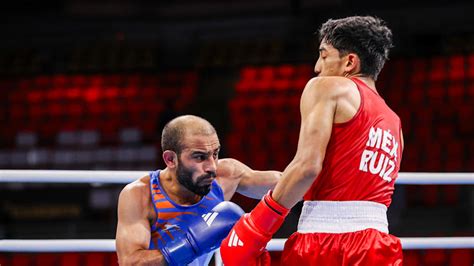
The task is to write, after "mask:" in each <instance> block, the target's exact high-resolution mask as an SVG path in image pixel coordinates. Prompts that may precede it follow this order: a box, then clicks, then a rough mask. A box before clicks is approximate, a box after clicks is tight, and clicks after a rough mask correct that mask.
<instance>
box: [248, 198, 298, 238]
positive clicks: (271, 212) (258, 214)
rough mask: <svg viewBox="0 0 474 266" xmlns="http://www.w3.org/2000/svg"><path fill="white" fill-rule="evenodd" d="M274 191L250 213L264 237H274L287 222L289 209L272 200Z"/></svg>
mask: <svg viewBox="0 0 474 266" xmlns="http://www.w3.org/2000/svg"><path fill="white" fill-rule="evenodd" d="M271 195H272V191H271V190H270V191H268V193H267V194H266V195H265V196H264V197H263V198H262V200H261V201H260V202H259V203H258V204H257V206H256V207H255V208H254V209H253V211H252V212H251V213H250V218H251V220H252V222H253V223H254V225H255V227H257V228H258V229H259V230H260V232H261V233H262V234H263V235H267V236H272V235H273V234H275V232H276V231H277V230H278V229H279V228H280V226H281V225H282V224H283V222H284V221H285V217H286V216H287V215H288V213H289V211H290V210H289V209H287V208H285V207H284V206H282V205H280V204H279V203H278V202H276V201H275V200H274V199H273V198H272V196H271Z"/></svg>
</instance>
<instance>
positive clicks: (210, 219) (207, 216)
mask: <svg viewBox="0 0 474 266" xmlns="http://www.w3.org/2000/svg"><path fill="white" fill-rule="evenodd" d="M218 214H219V213H218V212H208V213H206V214H203V215H202V218H203V219H204V221H205V222H206V224H207V226H211V224H212V222H214V219H216V217H217V215H218Z"/></svg>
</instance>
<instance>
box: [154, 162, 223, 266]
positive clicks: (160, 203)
mask: <svg viewBox="0 0 474 266" xmlns="http://www.w3.org/2000/svg"><path fill="white" fill-rule="evenodd" d="M159 177H160V170H157V171H153V172H150V190H151V199H152V201H153V207H154V208H155V213H156V221H155V222H154V223H153V224H152V225H151V238H150V246H149V248H148V249H157V248H161V247H163V246H164V245H166V242H167V241H170V240H171V237H173V236H172V235H170V234H169V233H166V234H163V233H162V234H160V233H159V232H158V229H161V232H163V231H165V232H167V230H166V228H169V227H170V226H178V227H179V228H181V230H183V231H187V230H188V228H187V225H185V224H183V223H182V222H181V219H180V217H183V216H184V215H192V216H196V217H199V216H203V215H205V214H207V213H208V212H210V211H211V209H212V208H214V206H216V205H217V204H219V203H221V202H222V201H224V193H223V192H222V189H221V187H220V186H219V184H218V183H217V182H216V180H214V181H212V185H211V191H210V192H209V193H208V194H207V195H206V196H204V197H203V198H202V199H201V200H200V201H199V202H197V203H196V204H194V205H190V206H181V205H179V204H177V203H175V202H174V201H172V200H171V199H170V198H169V197H168V195H167V194H166V192H165V191H164V190H163V189H162V188H161V184H160V178H159ZM213 253H214V252H211V253H208V254H203V255H201V256H199V257H198V258H196V259H195V260H194V261H193V262H192V263H190V264H188V265H196V266H197V265H200V266H202V265H208V264H209V261H210V260H211V258H212V254H213Z"/></svg>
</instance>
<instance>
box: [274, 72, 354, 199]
mask: <svg viewBox="0 0 474 266" xmlns="http://www.w3.org/2000/svg"><path fill="white" fill-rule="evenodd" d="M344 83H345V81H344V79H341V78H339V77H324V78H314V79H312V80H310V81H309V82H308V84H307V85H306V87H305V89H304V91H303V94H302V96H301V101H300V112H301V128H300V133H299V140H298V147H297V151H296V155H295V157H294V158H293V160H292V161H291V163H290V164H289V165H288V166H287V167H286V169H285V171H284V172H283V176H282V178H281V180H280V181H279V182H278V184H277V185H276V187H275V190H274V191H273V193H272V197H273V199H274V200H275V201H276V202H278V203H280V204H281V205H283V206H284V207H286V208H291V207H293V206H294V205H295V204H296V203H297V202H298V201H300V200H301V199H302V198H303V196H304V194H305V193H306V191H307V190H308V189H309V187H310V186H311V184H312V183H313V182H314V180H315V179H316V178H317V176H318V175H319V173H320V172H321V168H322V164H323V160H324V156H325V153H326V147H327V145H328V142H329V139H330V137H331V131H332V125H333V122H334V118H335V115H336V108H337V103H338V100H339V97H340V96H341V94H343V93H344V90H341V88H344V87H347V85H346V84H344Z"/></svg>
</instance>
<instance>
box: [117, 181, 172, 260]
mask: <svg viewBox="0 0 474 266" xmlns="http://www.w3.org/2000/svg"><path fill="white" fill-rule="evenodd" d="M145 189H147V187H145ZM143 195H144V193H143V187H140V185H136V184H130V185H127V186H126V187H125V188H124V189H123V190H122V192H121V193H120V196H119V202H118V224H117V235H116V239H115V245H116V248H117V256H118V259H119V263H120V265H167V263H166V261H165V259H164V257H163V255H162V254H161V253H160V251H159V250H148V246H149V243H150V234H151V233H150V225H149V222H148V220H147V214H146V210H147V208H146V201H144V200H143Z"/></svg>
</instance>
